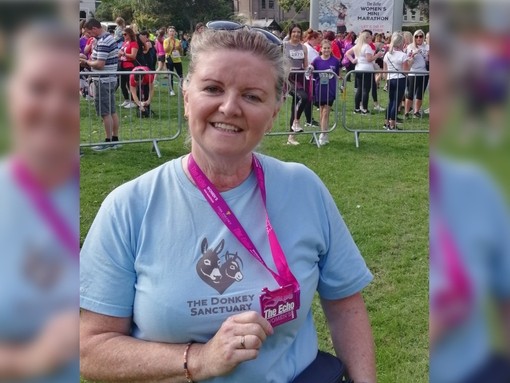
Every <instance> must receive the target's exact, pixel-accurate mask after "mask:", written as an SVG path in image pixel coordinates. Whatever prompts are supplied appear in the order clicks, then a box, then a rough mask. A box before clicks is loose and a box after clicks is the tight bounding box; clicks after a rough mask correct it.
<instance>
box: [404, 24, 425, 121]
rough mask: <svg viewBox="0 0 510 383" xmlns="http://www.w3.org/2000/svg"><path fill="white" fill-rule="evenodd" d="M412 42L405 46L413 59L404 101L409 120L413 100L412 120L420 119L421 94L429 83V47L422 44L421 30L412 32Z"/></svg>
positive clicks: (422, 34) (423, 35)
mask: <svg viewBox="0 0 510 383" xmlns="http://www.w3.org/2000/svg"><path fill="white" fill-rule="evenodd" d="M413 37H414V42H413V43H412V44H410V45H408V46H407V48H406V53H407V55H408V56H409V57H410V58H412V59H413V65H412V66H411V70H410V72H409V76H408V77H407V89H406V99H405V117H406V118H409V117H410V114H411V107H413V100H414V113H413V117H414V118H421V112H420V110H421V105H422V103H423V94H424V93H425V90H426V89H427V85H428V83H429V75H428V74H426V73H428V70H427V62H428V61H429V47H428V45H427V44H425V43H424V40H425V33H423V31H422V30H421V29H418V30H417V31H416V32H414V35H413Z"/></svg>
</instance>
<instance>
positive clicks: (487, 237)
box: [430, 155, 510, 383]
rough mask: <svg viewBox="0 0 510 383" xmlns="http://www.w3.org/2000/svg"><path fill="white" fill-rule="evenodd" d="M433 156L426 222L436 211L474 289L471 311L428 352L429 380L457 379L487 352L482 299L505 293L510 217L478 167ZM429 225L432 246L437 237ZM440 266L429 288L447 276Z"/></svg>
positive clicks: (508, 294)
mask: <svg viewBox="0 0 510 383" xmlns="http://www.w3.org/2000/svg"><path fill="white" fill-rule="evenodd" d="M432 158H433V160H434V161H435V165H437V166H436V170H437V174H436V176H437V178H436V181H437V187H438V188H437V189H434V190H433V191H431V212H430V213H431V216H430V222H431V225H433V224H434V222H437V221H436V214H438V212H440V213H439V214H441V216H442V217H441V218H442V219H443V221H445V222H446V224H447V225H448V230H449V232H450V235H451V238H453V240H454V241H455V246H456V248H457V250H458V253H459V255H460V257H461V260H460V261H461V262H462V265H463V266H464V268H465V271H466V273H467V276H468V278H469V280H470V283H471V286H472V288H473V291H474V292H475V298H474V304H473V307H472V311H471V314H470V315H469V316H468V317H467V318H466V319H465V321H464V322H462V323H461V324H459V325H458V326H456V328H454V329H453V330H451V331H449V333H448V334H447V335H446V336H445V337H444V338H443V339H441V340H440V341H439V342H438V343H437V344H436V346H435V347H434V348H433V350H432V351H431V354H430V382H431V383H454V382H455V383H456V382H459V381H461V380H462V379H466V378H467V377H470V376H472V374H473V373H474V372H475V371H476V370H478V369H479V368H480V367H481V366H482V365H483V364H484V362H486V361H487V358H488V357H489V356H490V354H491V348H492V346H491V340H490V339H491V334H490V322H489V320H488V317H487V312H486V308H487V299H488V298H492V299H496V300H500V299H503V300H506V301H508V300H509V299H510V219H509V215H508V209H506V206H505V203H504V201H503V199H502V197H501V195H500V193H498V192H497V190H496V189H495V186H494V183H493V182H492V181H491V180H490V179H489V177H488V176H487V175H486V174H484V173H483V172H482V171H481V170H480V169H478V168H476V167H474V166H472V165H467V164H460V163H456V162H453V161H451V160H447V159H444V158H438V157H437V155H435V156H434V157H432ZM433 229H434V228H433V227H431V231H430V232H431V234H432V236H431V238H430V240H431V248H432V247H433V246H435V245H436V243H437V242H436V240H437V238H435V236H434V235H433V234H434V233H435V231H434V230H433ZM443 270H444V267H441V266H440V265H439V266H438V265H437V264H435V263H434V262H433V263H431V268H430V294H434V293H435V292H436V291H437V290H438V289H439V288H440V286H441V285H442V283H443V282H444V280H445V278H447V276H446V275H444V272H443Z"/></svg>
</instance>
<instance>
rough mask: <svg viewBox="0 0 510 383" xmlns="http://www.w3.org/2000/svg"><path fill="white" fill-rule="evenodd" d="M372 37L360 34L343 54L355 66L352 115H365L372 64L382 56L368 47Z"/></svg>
mask: <svg viewBox="0 0 510 383" xmlns="http://www.w3.org/2000/svg"><path fill="white" fill-rule="evenodd" d="M371 41H372V35H371V34H370V33H368V32H366V31H365V32H361V34H360V35H359V37H358V40H357V41H356V45H354V46H353V47H352V48H351V49H349V50H348V51H347V52H345V56H346V57H347V58H348V59H349V61H350V62H351V63H353V64H356V68H355V70H356V95H355V96H354V108H355V109H354V113H356V114H362V115H367V114H369V112H368V96H369V94H370V88H371V87H372V76H373V75H374V64H373V62H374V61H375V60H377V59H378V58H380V57H382V56H383V55H384V53H383V52H379V53H374V50H373V49H372V47H371V46H370V42H371Z"/></svg>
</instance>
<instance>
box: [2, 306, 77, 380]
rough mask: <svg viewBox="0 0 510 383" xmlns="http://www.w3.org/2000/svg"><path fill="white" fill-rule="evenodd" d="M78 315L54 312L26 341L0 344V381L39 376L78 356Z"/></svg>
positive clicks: (71, 312)
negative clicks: (39, 329)
mask: <svg viewBox="0 0 510 383" xmlns="http://www.w3.org/2000/svg"><path fill="white" fill-rule="evenodd" d="M77 329H78V315H77V313H76V312H75V310H74V309H73V310H71V311H70V312H63V313H60V314H58V315H55V317H53V318H52V319H51V320H50V321H49V323H48V324H47V325H46V326H45V327H43V329H42V330H41V331H40V333H39V334H38V335H37V336H36V337H35V338H34V339H33V340H30V341H29V342H28V343H23V344H0V381H2V382H3V381H5V380H9V381H10V380H11V379H16V380H17V379H27V378H34V377H41V376H43V375H47V374H49V373H52V372H54V371H55V370H57V369H58V368H60V367H62V365H64V364H66V363H68V362H70V361H71V360H72V359H74V358H76V359H77V358H78V331H77Z"/></svg>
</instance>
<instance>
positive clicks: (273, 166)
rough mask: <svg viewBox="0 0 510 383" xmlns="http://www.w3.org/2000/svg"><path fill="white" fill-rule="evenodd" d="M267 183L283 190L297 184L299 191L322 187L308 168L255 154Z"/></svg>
mask: <svg viewBox="0 0 510 383" xmlns="http://www.w3.org/2000/svg"><path fill="white" fill-rule="evenodd" d="M256 156H257V158H258V159H259V160H260V162H261V164H262V167H263V169H264V174H265V176H266V177H267V179H268V181H269V182H274V183H278V185H281V186H282V187H284V188H285V189H287V188H289V187H290V188H292V185H293V184H299V185H301V186H300V189H301V191H304V190H305V189H308V188H311V189H314V190H317V189H318V188H322V187H324V184H323V183H322V181H321V180H320V178H319V177H318V176H317V175H316V174H315V173H314V172H313V171H312V170H311V169H309V168H308V167H306V166H305V165H303V164H301V163H297V162H284V161H281V160H278V159H276V158H273V157H269V156H266V155H263V154H256Z"/></svg>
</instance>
